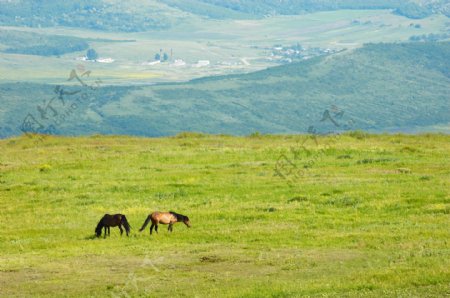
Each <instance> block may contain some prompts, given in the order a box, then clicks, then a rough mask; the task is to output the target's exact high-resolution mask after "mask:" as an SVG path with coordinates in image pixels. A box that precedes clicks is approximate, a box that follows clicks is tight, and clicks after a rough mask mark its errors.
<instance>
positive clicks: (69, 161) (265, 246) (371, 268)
mask: <svg viewBox="0 0 450 298" xmlns="http://www.w3.org/2000/svg"><path fill="white" fill-rule="evenodd" d="M306 138H307V137H306V136H259V135H253V136H250V137H231V136H207V135H197V134H181V135H178V136H176V137H170V138H131V137H102V136H92V137H83V138H68V137H65V138H64V137H47V138H45V139H44V140H43V141H42V142H40V141H38V140H37V139H36V138H28V137H25V136H23V137H20V138H11V139H5V140H1V141H0V150H1V151H0V152H1V153H2V154H0V216H1V220H0V252H1V253H0V296H2V297H19V296H20V297H27V296H28V297H31V296H33V297H38V296H67V297H87V296H90V297H92V296H96V297H106V296H111V297H139V296H140V297H144V296H145V297H157V296H163V295H164V296H172V297H211V295H215V296H217V297H298V296H321V297H324V296H325V297H333V296H367V297H380V296H385V297H393V296H396V297H443V296H446V295H449V294H450V290H449V283H450V270H449V268H450V262H449V260H450V258H449V254H450V245H449V236H450V233H449V230H448V223H449V212H450V197H449V189H450V188H449V181H450V179H449V178H450V171H449V169H450V159H449V152H450V145H449V144H450V136H448V135H431V134H427V135H416V136H407V135H366V134H364V133H350V134H347V135H342V136H340V137H319V138H318V145H316V144H315V143H314V141H313V140H312V139H306ZM305 140H306V142H305V143H304V147H302V146H301V144H302V143H303V142H304V141H305ZM305 147H306V149H307V150H306V149H305ZM280 157H281V159H280ZM283 161H285V162H286V161H289V162H290V163H291V167H295V171H292V170H293V168H288V169H286V168H280V163H281V162H283ZM275 168H277V169H278V170H279V171H281V173H282V174H284V175H285V177H286V179H284V178H282V177H281V176H279V175H276V174H275V172H276V171H275ZM287 171H291V173H288V172H287ZM293 173H295V175H294V174H293ZM154 210H175V211H177V212H179V213H182V214H186V215H188V216H189V217H190V218H191V221H192V223H193V227H192V228H191V229H187V228H186V227H185V226H184V225H181V224H178V225H175V227H174V232H173V233H172V234H168V233H167V230H166V229H165V227H161V229H160V232H159V234H157V235H153V236H151V237H150V235H149V233H148V229H147V230H146V231H145V232H143V233H138V231H137V230H138V228H139V227H140V226H141V225H142V223H143V221H144V220H145V218H146V216H147V214H148V213H150V212H152V211H154ZM104 213H124V214H126V215H127V217H128V219H129V221H130V223H131V225H132V227H133V229H132V234H131V236H130V237H128V238H127V237H125V236H124V237H120V236H119V231H118V229H112V230H111V237H110V238H107V239H103V238H101V239H97V238H94V237H93V234H94V228H95V226H96V224H97V222H98V220H99V219H100V218H101V217H102V215H103V214H104Z"/></svg>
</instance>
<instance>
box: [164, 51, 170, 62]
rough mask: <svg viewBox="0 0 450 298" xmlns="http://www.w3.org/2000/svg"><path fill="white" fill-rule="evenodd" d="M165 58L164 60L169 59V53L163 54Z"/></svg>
mask: <svg viewBox="0 0 450 298" xmlns="http://www.w3.org/2000/svg"><path fill="white" fill-rule="evenodd" d="M163 60H164V61H167V60H169V55H167V53H164V55H163Z"/></svg>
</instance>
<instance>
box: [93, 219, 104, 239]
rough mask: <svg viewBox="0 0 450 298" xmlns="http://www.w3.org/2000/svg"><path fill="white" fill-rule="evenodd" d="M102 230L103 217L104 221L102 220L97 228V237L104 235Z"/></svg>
mask: <svg viewBox="0 0 450 298" xmlns="http://www.w3.org/2000/svg"><path fill="white" fill-rule="evenodd" d="M102 228H103V217H102V219H100V221H99V222H98V225H97V227H96V228H95V234H96V235H97V237H100V236H101V235H102Z"/></svg>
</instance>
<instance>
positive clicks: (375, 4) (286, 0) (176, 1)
mask: <svg viewBox="0 0 450 298" xmlns="http://www.w3.org/2000/svg"><path fill="white" fill-rule="evenodd" d="M162 2H164V3H166V4H169V5H173V6H176V7H179V8H181V9H183V10H187V11H190V12H193V13H197V14H204V15H207V16H211V17H214V16H215V10H214V9H212V8H211V7H207V6H205V4H207V5H210V6H216V7H222V8H224V9H227V10H231V11H236V12H240V13H246V14H250V15H257V16H264V15H274V14H281V15H293V14H301V13H305V12H316V11H326V10H337V9H392V10H394V11H395V12H396V13H397V14H401V15H404V16H406V17H408V18H413V19H420V18H424V17H427V16H429V15H431V14H433V13H444V14H446V15H447V16H450V4H449V3H448V1H445V0H434V1H430V0H370V1H363V0H339V1H336V0H321V1H311V0H280V1H273V0H228V1H223V0H162Z"/></svg>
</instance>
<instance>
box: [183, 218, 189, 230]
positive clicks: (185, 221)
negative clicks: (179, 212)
mask: <svg viewBox="0 0 450 298" xmlns="http://www.w3.org/2000/svg"><path fill="white" fill-rule="evenodd" d="M183 222H184V224H185V225H186V226H187V227H188V228H190V227H191V221H190V220H189V217H187V216H185V217H184V219H183Z"/></svg>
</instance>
